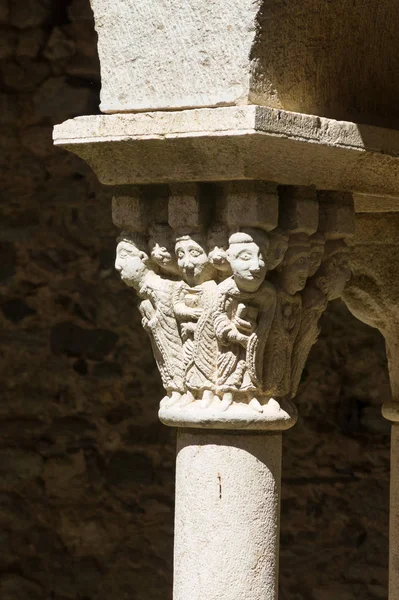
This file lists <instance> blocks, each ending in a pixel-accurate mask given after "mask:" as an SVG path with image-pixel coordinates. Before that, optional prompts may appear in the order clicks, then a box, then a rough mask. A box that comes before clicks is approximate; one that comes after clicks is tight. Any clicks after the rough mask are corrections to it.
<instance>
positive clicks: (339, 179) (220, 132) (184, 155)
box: [54, 106, 399, 207]
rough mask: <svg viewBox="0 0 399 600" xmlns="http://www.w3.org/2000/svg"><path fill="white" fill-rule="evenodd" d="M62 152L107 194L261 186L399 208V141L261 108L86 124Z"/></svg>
mask: <svg viewBox="0 0 399 600" xmlns="http://www.w3.org/2000/svg"><path fill="white" fill-rule="evenodd" d="M54 143H55V144H56V145H57V146H61V147H64V148H65V149H67V150H69V151H71V152H74V153H75V154H77V155H78V156H80V157H81V158H83V159H84V160H85V161H87V162H88V163H89V165H90V166H91V167H92V168H93V170H94V171H95V173H96V174H97V176H98V177H99V179H100V181H101V182H102V183H104V184H106V185H124V184H149V183H170V182H176V181H179V182H184V181H227V180H243V179H260V180H267V181H275V182H278V183H279V184H286V185H304V186H310V185H315V186H316V187H317V188H318V189H323V190H338V191H351V192H356V193H362V194H369V195H374V196H377V195H378V196H379V197H385V196H390V197H391V198H392V199H395V202H398V199H399V132H398V131H395V130H389V129H382V128H378V127H371V126H366V125H358V124H356V123H350V122H345V121H335V120H333V119H326V118H321V117H317V116H312V115H304V114H300V113H292V112H287V111H282V110H277V109H271V108H266V107H261V106H243V107H223V108H213V109H207V108H204V109H192V110H183V111H168V112H167V111H164V112H160V111H159V112H152V113H137V114H118V115H96V116H87V117H77V118H76V119H72V120H69V121H66V122H64V123H62V124H60V125H57V126H56V127H55V130H54ZM397 206H398V207H399V203H398V204H397Z"/></svg>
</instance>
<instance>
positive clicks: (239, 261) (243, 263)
mask: <svg viewBox="0 0 399 600" xmlns="http://www.w3.org/2000/svg"><path fill="white" fill-rule="evenodd" d="M227 256H228V259H229V263H230V266H231V269H232V271H233V277H234V280H235V282H236V284H237V286H238V287H239V288H240V289H242V290H243V291H248V292H255V291H257V290H258V289H259V288H260V286H261V285H262V283H263V281H264V280H265V277H266V272H267V268H266V262H265V257H264V256H263V253H262V251H261V249H260V248H259V246H258V245H257V244H256V243H255V242H249V241H248V242H242V243H233V244H230V246H229V249H228V251H227Z"/></svg>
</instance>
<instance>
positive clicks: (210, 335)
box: [173, 234, 217, 402]
mask: <svg viewBox="0 0 399 600" xmlns="http://www.w3.org/2000/svg"><path fill="white" fill-rule="evenodd" d="M175 252H176V257H177V263H178V266H179V269H180V272H181V274H182V276H183V278H184V281H182V282H180V283H179V284H178V285H177V286H176V290H175V294H174V300H173V305H174V306H173V308H174V312H175V315H176V318H177V320H178V322H179V328H180V333H181V338H182V341H183V348H184V366H185V372H186V384H187V394H186V399H185V400H186V401H192V400H194V398H195V397H198V395H199V394H200V393H201V392H202V394H203V400H204V402H208V401H209V399H210V398H212V399H213V391H214V383H215V370H216V368H215V365H216V363H215V359H216V349H217V344H216V336H215V332H214V329H213V327H212V319H211V309H212V300H213V296H214V294H215V291H216V287H217V283H216V281H215V276H216V271H215V268H214V267H213V265H212V264H211V262H210V260H209V257H208V254H207V249H206V247H205V244H204V241H203V238H202V236H200V235H198V234H192V235H182V236H179V237H177V239H176V247H175Z"/></svg>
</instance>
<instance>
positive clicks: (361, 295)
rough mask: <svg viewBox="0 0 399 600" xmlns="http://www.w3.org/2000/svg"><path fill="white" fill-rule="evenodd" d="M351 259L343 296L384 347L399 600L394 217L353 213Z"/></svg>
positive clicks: (395, 597)
mask: <svg viewBox="0 0 399 600" xmlns="http://www.w3.org/2000/svg"><path fill="white" fill-rule="evenodd" d="M374 208H375V206H374ZM351 262H352V270H353V276H352V279H351V281H350V283H349V284H348V286H347V288H346V290H345V293H344V300H345V302H346V304H347V306H348V308H349V309H350V310H351V311H352V313H353V314H354V315H355V316H356V317H357V318H358V319H360V320H361V321H363V322H364V323H367V324H368V325H370V326H371V327H376V328H377V329H379V330H380V332H381V333H382V334H383V336H384V338H385V344H386V350H387V358H388V368H389V376H390V382H391V389H392V400H388V401H387V402H385V403H384V404H383V406H382V414H383V416H384V417H385V418H387V419H388V420H389V421H391V422H392V428H391V485H390V488H391V491H390V526H389V600H399V367H398V365H399V308H398V298H399V277H398V269H399V215H397V214H392V213H374V214H373V213H361V214H359V215H357V222H356V235H355V237H354V238H353V248H352V261H351Z"/></svg>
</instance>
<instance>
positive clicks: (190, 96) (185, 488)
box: [54, 0, 399, 600]
mask: <svg viewBox="0 0 399 600" xmlns="http://www.w3.org/2000/svg"><path fill="white" fill-rule="evenodd" d="M280 4H281V3H280ZM91 5H92V8H93V11H94V17H95V22H96V29H97V32H98V39H99V54H100V61H101V74H102V92H101V109H102V110H103V111H104V112H107V113H111V114H107V115H96V116H86V117H80V118H77V119H74V120H71V121H67V122H65V123H63V124H61V125H59V126H57V127H56V129H55V133H54V140H55V143H56V144H57V145H60V146H63V147H64V148H66V149H67V150H70V151H72V152H74V153H76V154H77V155H78V156H80V157H81V158H83V159H84V160H85V161H87V162H88V164H89V165H90V166H91V167H92V168H93V170H94V171H95V173H96V174H97V176H98V177H99V179H100V181H101V182H102V183H104V184H105V185H110V186H114V187H115V199H114V202H113V219H114V223H115V224H116V225H117V227H118V228H119V229H120V230H121V235H120V237H119V239H118V247H117V258H116V268H117V269H118V271H119V272H120V274H121V277H122V279H123V280H124V281H125V283H126V284H127V285H128V286H130V287H131V288H133V290H134V291H135V292H136V293H137V295H138V297H139V299H140V305H139V309H140V311H141V315H142V324H143V326H144V328H145V329H146V331H147V332H148V335H149V338H150V341H151V344H152V348H153V351H154V357H155V360H156V362H157V365H158V368H159V372H160V376H161V379H162V382H163V385H164V388H165V396H164V398H163V399H162V400H161V402H160V409H159V417H160V419H161V421H162V422H163V423H165V424H166V425H168V426H174V427H177V428H178V429H179V434H178V438H179V446H178V447H179V453H178V464H177V499H176V549H175V600H177V599H178V600H196V599H197V598H198V600H199V599H201V600H213V599H214V600H216V599H217V600H238V599H239V598H242V599H243V600H257V599H258V598H259V600H260V599H261V598H262V600H274V599H275V598H276V593H277V592H276V590H277V574H278V568H277V566H278V522H279V486H280V477H281V469H280V459H281V456H280V452H281V450H280V441H279V440H280V439H281V432H282V431H284V430H286V429H289V428H290V427H291V426H292V425H294V423H295V420H296V409H295V407H294V406H293V404H292V399H293V398H294V397H295V394H296V390H297V388H298V385H299V383H300V379H301V374H302V371H303V368H304V365H305V362H306V359H307V356H308V353H309V351H310V349H311V347H312V345H313V344H314V343H315V341H316V340H317V337H318V334H319V327H320V325H319V321H320V317H321V315H322V314H323V312H324V310H325V309H326V306H327V303H328V301H329V300H331V299H333V298H337V297H339V296H340V295H341V294H342V291H343V289H344V286H345V283H346V281H347V279H348V278H349V274H350V273H349V249H348V246H347V240H348V237H349V236H350V235H351V234H352V232H353V202H352V194H353V193H356V194H358V195H361V194H363V195H367V194H375V193H378V194H379V196H380V198H388V197H389V198H390V199H391V200H392V202H393V203H396V209H397V207H398V205H399V203H398V192H397V175H396V173H397V167H398V163H399V158H398V156H399V154H398V148H399V134H398V133H397V132H388V131H385V130H384V131H383V130H379V129H377V128H373V127H367V126H364V125H362V126H361V127H359V126H358V125H356V124H355V123H345V122H342V121H333V120H330V119H326V118H323V117H318V116H311V115H309V114H299V113H291V112H288V111H286V110H282V109H283V108H287V107H288V108H289V107H290V106H292V104H290V103H289V104H288V105H285V104H284V105H283V104H282V103H281V100H279V99H278V97H277V94H276V90H275V89H274V86H273V82H272V81H270V73H271V72H273V69H271V67H272V63H271V57H273V54H274V53H273V52H270V51H269V50H270V47H268V42H267V40H269V39H270V35H269V34H270V22H271V21H270V19H269V14H270V6H269V5H270V3H268V2H266V1H264V0H259V1H256V2H253V1H252V0H234V1H232V2H231V3H230V5H229V7H228V10H226V3H225V2H222V0H211V1H203V0H195V2H190V3H184V2H181V1H180V0H170V2H167V3H165V2H164V1H163V0H152V1H151V2H148V0H138V1H137V2H127V1H126V0H113V1H112V2H110V0H91ZM283 9H284V10H283V12H284V11H285V10H287V11H288V10H290V11H291V10H292V7H291V6H288V4H287V7H283ZM278 14H280V13H278ZM291 20H292V19H291ZM283 21H284V19H283ZM293 23H294V26H295V27H296V21H295V20H294V21H293ZM176 32H178V34H176ZM319 34H320V28H319V27H318V26H317V37H318V38H319ZM283 46H284V44H283ZM280 47H281V44H280V45H279V48H280ZM312 48H314V45H313V46H312ZM274 50H275V49H274ZM316 53H317V52H316ZM277 54H278V57H279V60H280V59H281V52H277ZM333 54H334V53H333ZM282 55H284V53H283V54H282ZM334 56H335V54H334ZM329 57H330V54H329ZM285 62H286V61H285ZM313 62H314V61H313ZM338 62H339V61H338ZM284 69H286V70H287V69H288V71H289V70H290V69H292V65H286V64H285V65H284ZM305 72H306V74H307V76H308V73H309V70H308V69H306V70H305ZM289 87H290V89H294V88H292V82H290V85H289ZM305 87H306V89H309V90H313V88H312V86H311V87H310V88H309V86H305ZM323 89H324V88H323ZM284 96H285V97H286V94H284ZM254 103H256V104H254ZM272 107H276V108H272ZM136 186H138V187H136ZM364 197H366V196H364ZM384 234H385V232H384ZM381 268H382V269H383V270H384V268H385V265H382V267H381ZM132 301H133V299H132ZM392 312H393V311H392ZM395 326H396V325H395ZM392 327H393V329H394V326H393V325H392ZM388 337H389V340H388ZM388 337H387V345H388V348H391V350H389V351H390V352H392V354H393V353H394V352H395V348H396V345H395V344H396V338H395V336H388ZM394 363H395V360H391V373H392V374H394V373H395V372H396V371H395V366H394ZM393 380H394V383H393V386H394V388H395V389H396V383H395V381H396V375H395V376H394V377H393ZM398 389H399V387H398ZM393 527H394V525H393Z"/></svg>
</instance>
